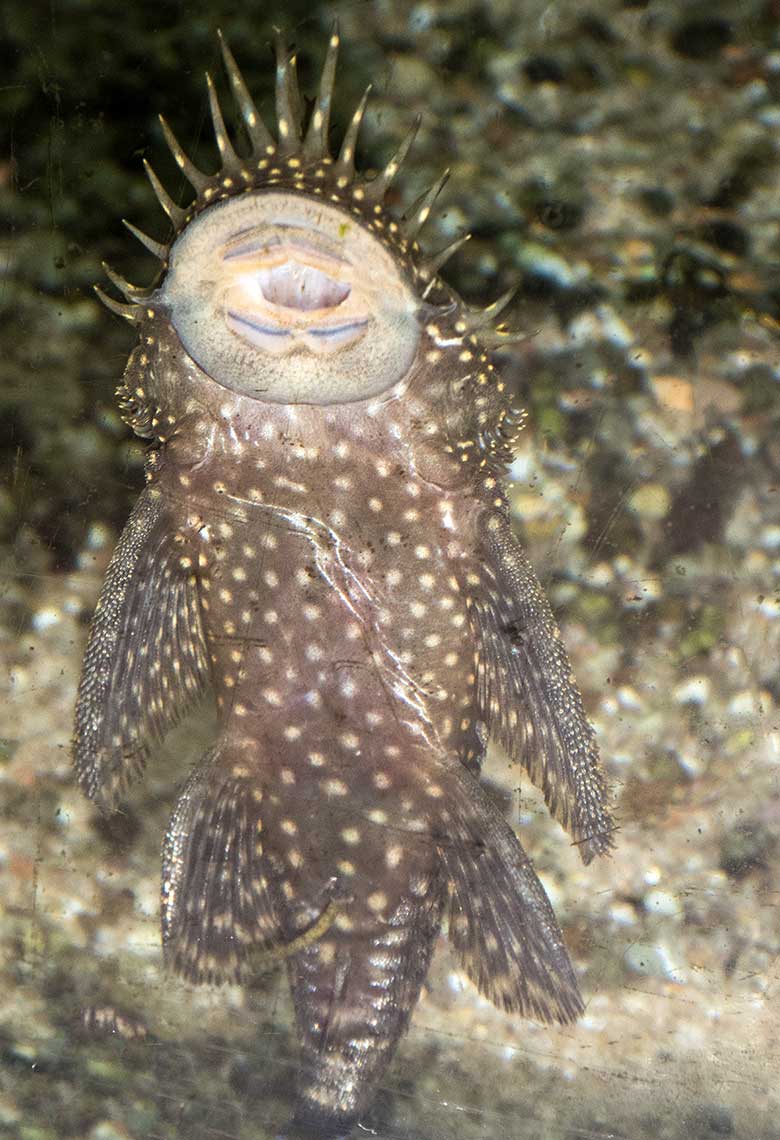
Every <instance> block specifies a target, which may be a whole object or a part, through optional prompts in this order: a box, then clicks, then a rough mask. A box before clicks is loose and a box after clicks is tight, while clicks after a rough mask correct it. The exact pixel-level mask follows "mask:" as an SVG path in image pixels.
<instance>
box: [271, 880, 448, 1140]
mask: <svg viewBox="0 0 780 1140" xmlns="http://www.w3.org/2000/svg"><path fill="white" fill-rule="evenodd" d="M445 889H446V888H445V883H444V880H443V877H442V876H441V875H439V876H436V877H435V878H433V879H432V880H431V883H430V885H429V888H428V891H427V893H426V894H425V896H423V897H416V898H411V897H410V898H409V899H408V900H407V901H405V902H404V903H403V904H402V905H401V906H400V907H399V908H398V910H397V911H396V912H395V913H394V914H393V915H392V917H391V918H390V919H389V920H388V921H387V922H380V923H377V924H376V928H375V929H374V931H373V932H370V931H369V932H365V931H364V932H362V933H361V934H355V933H352V932H350V931H345V930H341V929H339V928H338V927H334V929H333V930H332V931H331V932H330V933H329V934H328V935H327V936H326V938H324V939H323V940H322V941H321V942H319V943H316V944H314V945H313V946H310V947H308V948H307V949H305V950H304V951H302V952H301V953H299V954H296V955H295V956H294V957H292V958H291V959H290V961H289V964H288V971H289V977H290V986H291V989H292V995H293V1000H294V1003H295V1013H296V1021H297V1024H298V1033H299V1036H300V1040H301V1046H302V1056H301V1072H300V1077H299V1082H298V1096H297V1100H296V1107H295V1113H294V1115H293V1118H292V1120H291V1121H290V1123H289V1125H288V1129H287V1131H286V1132H285V1133H284V1134H283V1135H284V1136H286V1137H288V1140H293V1138H297V1140H300V1138H301V1137H307V1138H309V1140H314V1138H315V1137H316V1138H317V1140H325V1138H329V1140H335V1138H337V1137H346V1136H347V1135H348V1134H349V1133H350V1131H351V1125H352V1124H353V1123H354V1122H355V1121H356V1120H357V1119H358V1117H359V1116H360V1114H361V1113H362V1112H364V1111H365V1109H366V1108H367V1106H368V1105H369V1103H370V1102H371V1099H372V1097H373V1095H374V1093H375V1092H376V1086H377V1084H378V1082H379V1081H380V1080H381V1079H382V1076H383V1074H384V1072H385V1070H386V1069H387V1066H388V1064H389V1063H390V1060H391V1059H392V1056H393V1053H394V1052H395V1048H396V1045H397V1044H398V1041H399V1038H400V1037H401V1036H402V1035H403V1034H404V1033H405V1032H406V1029H407V1026H408V1024H409V1019H410V1017H411V1015H412V1011H413V1010H414V1008H415V1006H416V1004H417V1000H418V997H419V994H420V988H421V986H422V984H423V982H424V981H425V977H426V975H427V973H428V966H429V964H430V960H431V954H432V952H433V948H434V945H435V943H436V938H437V936H438V933H439V928H440V925H441V913H442V904H443V902H444V897H445Z"/></svg>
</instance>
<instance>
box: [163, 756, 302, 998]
mask: <svg viewBox="0 0 780 1140" xmlns="http://www.w3.org/2000/svg"><path fill="white" fill-rule="evenodd" d="M236 766H237V765H235V764H231V762H230V746H217V747H216V748H214V749H213V750H212V751H210V752H209V753H208V754H207V755H206V758H205V759H204V761H203V763H202V764H201V765H200V766H199V767H198V768H197V769H196V770H195V771H194V772H193V774H192V775H191V776H190V778H189V779H188V780H187V782H186V783H185V785H184V787H183V788H182V790H181V792H180V794H179V798H178V800H177V802H176V807H175V809H174V812H173V815H172V816H171V821H170V824H169V825H168V831H167V833H166V836H165V842H164V845H163V871H162V908H161V920H162V932H163V949H164V954H165V961H166V963H167V965H169V966H170V967H171V968H172V969H173V970H175V971H176V972H177V973H178V974H180V975H182V976H183V977H184V978H186V979H187V980H188V981H192V982H210V983H214V982H224V981H240V980H241V979H242V976H243V974H244V972H245V969H246V966H247V964H248V962H249V964H251V961H250V955H251V951H252V949H253V947H256V946H261V947H266V948H267V947H269V946H273V945H274V944H276V943H278V942H279V941H280V939H281V934H280V928H279V925H278V923H277V920H276V917H275V915H274V912H273V907H272V902H271V897H270V894H269V892H268V890H267V887H266V880H265V873H264V863H263V856H262V846H261V844H260V841H259V836H260V834H261V831H260V828H261V826H262V821H261V798H262V797H261V791H260V788H259V786H258V785H257V783H256V781H255V780H254V779H253V777H252V776H250V775H249V774H247V775H241V776H236V775H235V772H234V771H231V768H233V769H234V768H235V767H236ZM238 766H239V767H241V766H240V765H238ZM243 767H245V766H243ZM247 772H248V770H247Z"/></svg>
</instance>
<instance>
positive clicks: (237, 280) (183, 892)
mask: <svg viewBox="0 0 780 1140" xmlns="http://www.w3.org/2000/svg"><path fill="white" fill-rule="evenodd" d="M337 45H338V36H337V34H336V33H335V32H334V34H333V36H332V38H331V42H330V46H329V51H328V54H327V57H326V61H325V67H324V72H323V81H322V86H321V89H320V94H319V97H318V100H317V102H316V103H315V105H314V109H313V112H312V115H311V119H310V123H309V126H308V129H307V131H306V132H305V133H304V132H303V130H302V128H301V123H300V118H299V114H298V111H297V107H298V105H299V99H298V95H297V85H296V84H295V82H294V74H293V71H292V63H291V59H290V57H289V56H288V55H287V53H286V52H285V51H284V50H283V49H280V51H279V56H278V66H277V117H278V136H277V138H275V139H273V138H272V137H271V136H270V134H269V133H268V132H267V131H266V129H265V128H264V127H263V126H262V123H261V122H260V120H259V116H257V112H256V109H255V108H254V105H253V104H252V103H251V99H250V97H249V95H248V92H247V91H246V88H245V85H244V83H243V80H242V79H241V76H240V73H239V72H238V69H237V67H236V65H235V61H234V60H233V57H232V55H231V54H230V52H229V50H228V49H227V48H226V47H225V48H224V54H225V61H226V65H227V70H228V75H229V78H230V82H231V86H232V88H233V92H234V95H235V96H236V99H237V101H238V104H239V108H240V110H241V114H242V119H243V122H244V125H245V127H246V130H247V134H248V136H249V139H250V144H251V153H250V157H249V158H248V159H241V158H239V156H238V155H237V154H236V152H235V151H234V150H233V147H232V144H231V142H230V139H229V137H228V136H227V132H226V131H225V128H224V123H223V120H222V115H221V111H220V109H219V105H218V103H217V101H216V96H215V94H214V88H213V85H211V84H210V96H211V100H212V116H213V119H214V125H215V131H216V137H217V142H218V144H219V148H220V152H221V155H222V159H223V166H222V168H221V170H220V171H219V172H218V174H217V175H215V176H206V175H204V174H202V172H200V171H197V170H196V169H195V168H194V167H192V165H191V164H190V163H189V160H188V159H187V158H186V156H185V155H184V153H183V152H182V151H181V149H180V148H179V147H178V143H176V141H175V139H174V138H173V136H172V135H171V134H170V132H169V131H168V130H167V128H166V132H167V134H168V137H169V142H170V145H171V146H172V149H173V153H174V156H175V157H176V158H177V161H178V162H179V164H180V166H181V167H182V169H183V170H184V172H185V173H186V174H187V176H188V178H190V180H191V182H192V184H193V186H194V188H195V191H196V197H195V201H194V202H193V204H192V205H191V206H190V207H189V208H188V209H186V210H184V209H182V208H180V207H178V206H175V205H174V204H173V203H172V202H171V201H170V199H168V198H167V195H166V194H165V192H164V191H163V190H162V188H161V187H160V185H159V183H158V182H157V180H156V178H155V176H154V175H153V174H152V175H151V177H152V181H153V185H155V189H156V190H157V193H158V197H160V200H161V202H162V203H163V205H164V207H165V208H166V209H167V211H168V213H169V215H170V216H171V218H172V220H173V222H174V226H175V228H176V235H175V237H174V240H173V241H172V242H171V243H170V245H168V246H165V247H163V246H162V245H159V244H158V243H155V242H153V241H151V239H144V240H145V242H146V244H147V245H149V246H150V248H152V249H153V250H154V251H155V252H156V253H157V254H158V256H160V258H161V260H162V261H163V275H162V278H161V281H160V283H159V284H158V286H157V287H156V288H155V289H153V290H150V291H146V292H143V291H140V290H136V289H134V287H132V286H128V285H127V284H126V283H124V282H121V279H119V278H117V276H116V275H112V276H113V279H114V281H115V282H118V283H119V284H120V287H121V288H122V289H123V291H124V293H125V297H126V302H127V303H121V304H120V303H118V302H116V301H110V306H111V307H112V308H114V309H115V311H118V312H119V313H120V315H122V316H125V317H126V318H127V319H128V320H130V321H132V322H133V323H134V324H135V325H137V327H138V330H139V344H138V346H137V347H136V349H135V350H134V352H133V354H132V356H131V358H130V361H129V362H128V367H127V370H126V373H125V377H124V380H123V383H122V386H121V388H120V397H121V400H122V404H123V408H124V412H125V415H126V417H127V419H128V422H129V423H131V425H132V426H133V427H134V429H135V430H136V431H138V432H139V434H143V435H145V436H147V437H150V438H152V439H153V441H154V446H153V449H152V451H151V452H150V456H149V461H148V465H147V485H146V487H145V489H144V491H143V493H142V496H141V498H140V500H139V503H138V505H137V507H136V509H135V511H134V512H133V515H132V517H131V519H130V521H129V522H128V525H127V528H126V530H125V532H124V533H123V535H122V538H121V539H120V542H119V545H118V547H117V551H116V553H115V555H114V558H113V560H112V563H111V565H110V567H109V570H108V573H107V578H106V582H105V584H104V587H103V591H102V593H101V598H100V600H99V603H98V608H97V611H96V614H95V618H94V621H93V625H92V630H91V634H90V639H89V643H88V647H87V651H86V656H85V662H84V668H83V673H82V681H81V686H80V691H79V700H78V706H77V713H76V734H75V746H74V747H75V763H76V770H77V773H78V777H79V780H80V782H81V784H82V786H83V788H84V790H85V791H86V793H87V794H88V795H89V796H90V797H91V798H92V799H94V800H95V801H96V802H98V803H99V804H101V805H102V806H104V807H107V808H111V807H113V806H114V805H115V804H116V802H117V799H118V798H119V797H121V796H122V795H123V794H124V792H125V790H126V788H127V785H128V783H129V782H130V780H131V779H132V778H133V777H135V776H136V775H138V774H140V772H141V771H142V769H143V767H144V764H145V762H146V760H147V758H148V756H149V754H150V752H151V751H152V749H153V747H154V744H155V742H156V741H157V740H158V739H159V738H160V737H161V735H162V734H163V733H164V732H165V731H166V730H167V729H168V728H169V727H170V726H171V725H172V724H173V723H175V722H176V720H177V719H178V718H179V716H180V715H181V714H182V713H183V712H185V711H186V709H187V708H188V707H189V706H190V705H191V704H192V703H193V702H194V701H195V700H196V699H197V698H198V696H199V695H200V694H201V693H202V692H203V690H204V689H205V688H206V686H208V685H211V686H212V687H213V689H214V692H215V696H216V704H217V713H218V723H219V728H218V737H217V740H216V741H215V742H214V744H213V746H212V747H211V748H210V749H209V750H208V752H207V753H206V755H205V757H204V758H203V760H202V762H201V763H200V765H199V766H198V767H197V768H196V769H195V771H194V772H193V774H192V775H191V777H190V778H189V780H188V781H187V782H186V784H185V786H184V788H183V789H182V791H181V793H180V795H179V799H178V802H177V804H176V807H175V809H174V813H173V816H172V819H171V823H170V826H169V829H168V833H167V836H166V840H165V845H164V851H163V875H162V880H163V881H162V929H163V943H164V949H165V956H166V960H167V961H168V963H169V964H170V965H171V966H172V967H173V968H174V969H176V970H177V971H178V972H180V973H181V974H183V975H184V976H185V977H187V978H190V979H192V980H195V981H211V982H217V981H221V980H225V979H232V980H241V979H242V978H244V977H246V976H247V974H248V972H251V970H252V968H253V963H256V962H257V961H258V960H262V959H263V958H264V957H266V958H267V957H268V956H269V955H270V956H271V957H283V958H285V959H286V962H287V969H288V974H289V980H290V985H291V989H292V994H293V999H294V1006H295V1012H296V1022H297V1030H298V1036H299V1039H300V1042H301V1049H302V1066H301V1078H300V1082H299V1091H298V1100H297V1103H296V1108H295V1111H294V1114H293V1119H292V1121H291V1123H290V1125H289V1129H290V1131H289V1133H288V1134H289V1135H291V1136H292V1135H312V1136H314V1135H317V1136H332V1137H336V1136H346V1135H347V1134H348V1133H349V1131H350V1128H351V1127H352V1125H353V1124H354V1122H355V1121H356V1120H357V1119H358V1118H359V1116H360V1114H361V1113H362V1112H364V1111H365V1109H366V1108H367V1107H368V1105H369V1104H370V1102H371V1098H372V1096H373V1093H374V1091H375V1089H376V1085H377V1082H378V1081H379V1080H380V1079H381V1076H382V1073H383V1072H384V1070H385V1068H386V1066H387V1064H388V1062H389V1060H390V1058H391V1056H392V1054H393V1051H394V1049H395V1046H396V1044H397V1042H398V1040H399V1038H400V1036H401V1035H402V1034H403V1032H404V1030H405V1029H406V1027H407V1025H408V1022H409V1018H410V1016H411V1013H412V1011H413V1009H414V1006H415V1004H416V1002H417V999H418V996H419V992H420V989H421V986H422V984H423V982H424V980H425V977H426V974H427V970H428V966H429V962H430V958H431V955H432V952H433V948H434V945H435V943H436V940H437V938H438V936H439V932H440V930H441V927H442V923H443V920H444V919H445V917H446V919H447V923H448V933H449V937H450V939H451V941H452V942H453V944H454V946H455V949H456V951H457V952H458V953H459V954H460V956H461V958H462V960H463V963H464V966H465V968H466V969H467V971H468V972H469V974H470V976H471V977H472V978H473V979H474V981H475V982H476V984H477V985H478V986H479V988H480V989H481V990H482V992H484V993H485V994H487V995H488V996H489V997H490V998H491V999H492V1000H494V1001H495V1002H497V1003H498V1004H500V1005H503V1006H504V1007H505V1008H507V1009H512V1010H518V1011H520V1012H523V1013H526V1014H528V1015H530V1016H536V1017H539V1018H541V1019H544V1020H551V1019H557V1020H560V1021H568V1020H572V1019H573V1018H575V1017H576V1016H577V1015H578V1013H579V1012H580V1010H581V1008H582V1006H581V999H580V996H579V991H578V988H577V982H576V978H575V975H574V971H573V969H572V966H571V963H570V962H569V959H568V956H567V953H566V950H565V947H564V944H563V939H562V936H561V933H560V930H559V929H558V926H557V923H556V921H555V918H554V915H553V913H552V910H551V908H550V906H549V903H548V901H547V899H546V896H545V894H544V891H543V889H542V887H541V885H540V884H539V882H538V879H537V877H536V875H535V873H534V871H533V868H532V866H531V864H530V862H529V860H528V859H527V857H526V856H525V854H524V852H523V850H522V848H521V846H520V844H519V842H518V840H517V838H516V836H515V834H514V832H513V831H512V829H511V828H510V827H509V825H508V824H507V822H506V821H505V820H504V818H503V816H502V815H501V813H500V811H499V810H498V808H497V806H496V805H495V804H494V803H493V802H492V801H491V800H490V798H489V797H488V796H487V794H486V793H485V791H484V790H483V789H482V788H481V787H480V784H479V781H478V775H479V769H480V764H481V761H482V758H483V754H484V749H485V747H486V742H487V739H488V737H489V736H490V735H493V736H495V737H497V738H499V739H500V740H501V741H502V742H503V743H504V744H505V745H506V746H507V747H508V748H509V750H510V752H512V753H513V754H514V755H516V756H517V757H518V759H520V760H522V761H523V762H524V763H525V764H526V767H527V768H528V770H529V772H530V774H531V776H532V778H533V779H534V780H535V781H536V782H538V783H539V784H540V786H542V787H543V789H544V791H545V795H546V798H547V802H548V804H549V805H550V807H551V810H552V811H553V813H554V814H555V815H556V817H557V818H558V819H559V820H560V821H561V822H562V823H563V824H564V826H566V827H567V828H568V829H569V831H570V832H571V833H572V835H573V836H574V838H575V841H576V842H577V843H578V844H579V845H580V850H581V852H582V855H583V858H584V859H585V860H586V861H588V860H589V859H590V858H591V857H592V856H593V855H595V854H598V853H601V852H603V851H606V850H607V849H608V848H609V846H610V845H611V822H610V818H609V813H608V810H607V808H606V806H605V785H604V780H603V775H602V773H601V769H600V767H599V761H598V754H597V750H596V745H595V741H594V737H593V733H592V730H591V729H590V726H589V725H588V723H587V720H586V718H585V714H584V712H583V708H582V702H581V700H580V697H579V693H578V691H577V689H576V685H575V683H574V681H573V678H572V677H571V672H570V667H569V663H568V660H567V657H566V653H565V650H564V648H563V646H562V643H561V640H560V635H559V632H558V629H557V626H556V624H555V621H554V619H553V617H552V614H551V612H550V609H549V606H548V604H547V602H546V600H545V598H544V595H543V592H542V590H541V587H540V585H539V583H538V581H537V579H536V577H535V575H534V573H533V570H532V568H531V567H530V565H529V563H528V561H527V559H526V558H525V555H524V554H523V552H522V550H521V548H520V547H519V545H518V544H517V541H516V540H515V538H514V537H513V535H512V533H511V529H510V524H509V513H508V507H507V503H506V498H505V495H504V492H503V489H502V485H501V478H502V475H503V472H504V468H505V464H506V461H507V459H508V456H509V442H510V438H511V433H512V430H513V426H512V425H513V412H512V408H511V405H510V403H509V400H508V397H507V394H506V392H505V389H504V385H503V384H502V382H501V381H500V378H499V377H498V375H497V374H496V372H495V370H494V368H493V365H492V363H491V361H490V357H489V352H488V349H487V347H486V344H485V343H484V341H485V340H487V339H489V337H490V335H491V329H490V328H488V327H486V328H485V329H484V335H483V336H482V337H480V333H479V325H480V323H481V324H482V325H483V326H486V325H487V324H489V321H490V318H491V317H492V313H488V315H487V317H485V316H480V315H475V314H474V313H472V312H471V311H470V310H468V309H467V307H466V306H465V305H464V304H463V302H462V301H461V300H460V298H458V297H457V295H456V294H455V293H454V292H453V291H452V290H451V289H450V288H449V287H448V286H447V285H446V284H445V283H444V282H443V281H442V279H441V278H440V277H439V276H438V265H437V264H436V262H435V261H434V262H430V261H428V262H426V261H425V259H424V257H423V255H422V253H421V251H420V249H419V246H418V244H417V242H416V231H417V229H419V227H420V226H421V225H422V223H423V222H424V221H425V219H426V218H427V216H428V212H429V210H430V206H431V202H432V200H433V197H435V193H434V194H432V195H431V196H429V197H428V198H427V199H425V200H424V201H423V204H422V205H418V207H417V209H416V211H414V212H413V213H412V215H411V217H410V219H407V222H406V224H405V225H402V224H400V223H399V222H397V221H395V220H394V219H393V218H392V217H391V215H389V214H388V213H387V211H386V209H385V205H384V194H385V190H386V188H387V185H388V184H389V181H390V179H391V178H392V176H393V175H394V173H395V170H396V169H397V167H398V165H399V163H400V161H401V160H402V158H403V156H404V153H405V149H408V146H407V144H404V146H402V148H401V151H400V152H399V156H396V158H395V159H393V160H391V163H390V164H389V166H388V167H387V169H386V170H385V171H384V172H383V173H382V174H380V175H379V176H377V178H375V179H373V180H371V181H366V180H363V179H361V178H359V176H357V175H356V174H355V171H354V145H355V137H356V132H357V128H358V126H359V122H360V117H361V115H362V108H363V106H364V103H363V104H361V107H359V108H358V111H357V112H356V115H355V117H354V119H353V122H352V125H351V126H350V128H349V130H348V132H347V136H346V138H345V141H344V144H343V146H342V150H341V152H340V155H339V157H338V159H336V160H335V161H334V160H333V159H332V158H331V157H330V155H329V153H328V149H327V136H328V124H327V114H328V111H329V107H330V101H331V93H332V84H333V73H334V69H335V56H336V48H337Z"/></svg>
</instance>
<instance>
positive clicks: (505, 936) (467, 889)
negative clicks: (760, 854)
mask: <svg viewBox="0 0 780 1140" xmlns="http://www.w3.org/2000/svg"><path fill="white" fill-rule="evenodd" d="M458 768H460V770H457V769H458ZM450 775H451V777H452V778H453V779H452V781H451V782H452V783H453V784H454V789H453V790H454V796H453V798H452V799H451V800H450V801H449V809H450V813H451V816H450V817H448V818H447V820H446V835H447V838H446V839H445V840H442V841H441V842H440V851H441V855H442V858H443V860H444V864H445V867H446V870H447V874H448V876H449V879H450V929H449V937H450V941H451V942H452V944H453V946H454V947H455V949H456V951H457V952H458V954H459V955H460V957H461V959H462V961H463V965H464V968H465V969H466V971H467V973H468V975H469V977H470V978H471V979H472V981H473V982H474V983H475V984H476V985H477V987H478V988H479V990H480V992H481V993H483V994H484V995H485V996H486V997H487V998H489V999H490V1000H491V1001H492V1002H493V1003H494V1004H495V1005H498V1006H502V1007H503V1008H504V1009H507V1010H512V1011H516V1012H518V1013H522V1014H524V1015H525V1016H530V1017H535V1018H537V1019H539V1020H540V1021H547V1022H549V1021H558V1022H561V1023H564V1024H565V1023H567V1022H571V1021H574V1020H575V1019H576V1018H577V1017H578V1016H579V1015H580V1014H581V1013H582V1010H583V1005H582V998H581V997H580V992H579V988H578V986H577V979H576V977H575V974H574V969H573V967H572V964H571V961H570V959H569V955H568V953H567V952H566V947H565V945H564V942H563V935H562V934H561V930H560V927H559V926H558V923H557V921H556V918H555V915H554V913H553V910H552V907H551V906H550V902H549V900H548V898H547V895H546V894H545V892H544V888H543V887H542V884H541V883H540V882H539V879H538V877H537V875H536V872H535V871H534V869H533V866H532V864H531V861H530V859H529V858H528V856H527V855H526V854H525V852H524V851H523V848H522V847H521V846H520V842H519V840H518V839H517V837H516V835H515V833H514V832H513V830H512V828H511V827H510V826H509V824H508V823H507V822H506V820H505V819H504V818H503V817H502V815H501V813H500V811H499V809H498V808H497V806H496V805H495V804H494V803H493V802H492V801H491V800H490V799H489V797H488V796H487V794H486V793H485V791H484V790H483V789H482V787H481V786H480V785H479V783H478V782H477V781H476V780H475V779H474V778H473V777H472V776H471V775H470V774H469V773H468V772H467V771H466V770H465V769H463V768H462V767H460V766H459V765H455V764H453V765H452V769H451V772H450Z"/></svg>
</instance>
